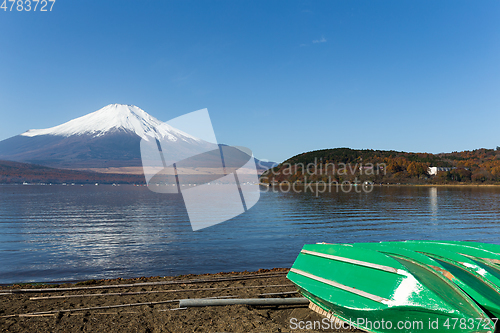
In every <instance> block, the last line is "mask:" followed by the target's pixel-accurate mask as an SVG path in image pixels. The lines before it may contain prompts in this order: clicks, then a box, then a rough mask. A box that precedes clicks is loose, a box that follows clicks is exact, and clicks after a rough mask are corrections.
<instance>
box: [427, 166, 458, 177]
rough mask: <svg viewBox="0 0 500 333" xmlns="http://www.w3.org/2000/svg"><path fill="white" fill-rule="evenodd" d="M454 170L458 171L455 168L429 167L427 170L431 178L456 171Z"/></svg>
mask: <svg viewBox="0 0 500 333" xmlns="http://www.w3.org/2000/svg"><path fill="white" fill-rule="evenodd" d="M454 169H456V168H455V167H453V168H450V167H429V168H428V169H427V173H428V174H429V175H430V176H435V175H437V173H438V172H442V171H451V170H454Z"/></svg>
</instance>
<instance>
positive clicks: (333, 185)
mask: <svg viewBox="0 0 500 333" xmlns="http://www.w3.org/2000/svg"><path fill="white" fill-rule="evenodd" d="M263 178H265V177H261V181H263V180H264V179H263ZM271 184H272V183H271ZM373 187H374V185H373V183H372V182H361V181H359V180H358V179H357V178H356V179H355V180H354V181H352V182H351V181H348V180H345V181H343V182H342V183H339V182H338V181H336V180H332V179H331V177H330V179H329V181H327V182H325V181H322V180H321V181H318V182H312V181H311V182H308V181H307V177H305V181H304V182H303V183H302V182H300V183H297V182H294V183H290V182H283V183H279V184H277V186H272V185H270V186H267V187H265V188H264V189H263V190H262V192H271V191H272V192H281V193H283V192H284V193H288V192H294V193H307V192H308V191H310V192H311V193H314V194H315V195H316V196H319V195H320V194H323V193H340V192H343V193H349V192H356V193H370V192H372V191H373Z"/></svg>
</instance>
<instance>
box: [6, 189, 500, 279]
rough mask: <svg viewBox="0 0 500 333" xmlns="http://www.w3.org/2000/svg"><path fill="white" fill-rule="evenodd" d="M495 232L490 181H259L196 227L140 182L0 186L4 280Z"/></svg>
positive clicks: (250, 264)
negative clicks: (219, 216) (282, 186)
mask: <svg viewBox="0 0 500 333" xmlns="http://www.w3.org/2000/svg"><path fill="white" fill-rule="evenodd" d="M499 235H500V188H498V187H482V188H476V187H439V188H424V187H390V188H388V187H382V188H377V187H376V188H375V189H374V190H373V192H371V193H355V192H352V193H329V194H327V193H325V194H322V195H321V194H320V195H319V196H318V197H316V196H315V195H314V194H310V193H309V194H304V193H302V194H296V193H282V192H280V193H273V192H263V193H262V194H261V200H260V202H259V203H257V205H255V206H254V207H253V208H252V209H250V210H249V211H248V212H247V213H245V214H243V215H241V216H238V217H236V218H234V219H232V220H230V221H227V222H224V223H222V224H219V225H216V226H213V227H210V228H207V229H202V230H200V231H196V232H193V231H191V227H190V224H189V220H188V217H187V213H186V211H185V208H184V204H183V202H182V199H180V198H178V197H176V196H172V195H165V194H156V193H153V192H150V191H149V190H148V189H147V188H146V187H134V186H120V187H112V186H84V187H80V186H20V185H19V186H10V185H9V186H7V185H4V186H0V283H12V282H30V281H31V282H32V281H37V282H38V281H61V280H83V279H91V278H96V279H97V278H116V277H137V276H153V275H177V274H185V273H215V272H220V271H233V270H235V271H243V270H256V269H259V268H272V267H290V266H291V264H292V263H293V261H294V259H295V257H296V256H297V254H298V252H299V251H300V249H301V248H302V245H303V244H305V243H315V242H323V241H325V242H356V241H381V240H406V239H448V240H475V241H483V242H490V243H497V244H500V238H499Z"/></svg>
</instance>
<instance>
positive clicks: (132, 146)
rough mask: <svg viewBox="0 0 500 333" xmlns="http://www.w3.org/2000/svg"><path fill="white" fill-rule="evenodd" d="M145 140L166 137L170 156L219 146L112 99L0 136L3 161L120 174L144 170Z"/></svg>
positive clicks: (163, 138) (164, 138)
mask: <svg viewBox="0 0 500 333" xmlns="http://www.w3.org/2000/svg"><path fill="white" fill-rule="evenodd" d="M141 139H145V140H151V139H157V140H161V141H162V146H163V145H164V143H165V142H166V143H167V145H168V147H167V149H168V151H169V156H171V157H173V158H174V159H175V156H176V153H179V155H182V154H185V153H186V152H192V153H193V155H194V154H195V153H196V152H197V151H206V150H207V149H214V146H215V148H217V146H216V145H214V144H212V143H209V142H206V141H203V140H201V139H198V138H196V137H193V136H191V135H189V134H187V133H184V132H183V131H180V130H178V129H176V128H173V127H172V126H169V125H168V124H166V123H164V122H162V121H160V120H158V119H156V118H154V117H153V116H151V115H149V114H148V113H146V112H145V111H144V110H142V109H140V108H138V107H137V106H133V105H123V104H110V105H108V106H105V107H104V108H102V109H100V110H98V111H95V112H93V113H90V114H87V115H85V116H83V117H80V118H76V119H73V120H71V121H68V122H66V123H64V124H62V125H59V126H55V127H52V128H47V129H31V130H28V131H26V132H24V133H22V134H20V135H17V136H14V137H11V138H9V139H6V140H3V141H0V160H10V161H16V162H25V163H33V164H39V165H44V166H49V167H55V168H66V169H90V170H95V171H103V170H106V169H107V170H116V173H122V172H123V171H124V170H125V169H130V170H135V172H133V171H132V172H130V173H141V171H142V170H141V169H142V162H141V152H140V142H141ZM167 162H171V163H173V162H175V161H167ZM265 163H267V162H265ZM265 163H264V162H259V163H258V165H260V166H264V165H266V164H265ZM270 166H272V165H270ZM265 168H266V169H267V165H266V167H265Z"/></svg>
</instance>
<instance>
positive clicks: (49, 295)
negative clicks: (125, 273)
mask: <svg viewBox="0 0 500 333" xmlns="http://www.w3.org/2000/svg"><path fill="white" fill-rule="evenodd" d="M287 272H288V269H280V268H275V269H271V270H259V271H256V272H231V273H218V274H204V275H183V276H177V277H149V278H145V277H142V278H135V279H113V280H97V281H96V280H90V281H85V282H78V283H71V284H70V283H65V284H57V285H54V284H50V285H49V284H43V285H38V284H23V285H10V286H1V287H0V332H107V333H109V332H182V333H184V332H242V333H243V332H245V333H246V332H361V331H358V330H354V329H347V330H339V329H335V328H334V327H333V329H332V326H333V325H331V323H330V322H329V321H328V320H326V318H324V317H322V316H321V315H319V314H317V313H315V312H314V311H312V310H310V309H309V308H308V307H307V305H286V306H285V305H281V306H248V305H227V306H209V307H196V308H187V309H179V308H178V307H179V302H178V300H179V299H186V298H208V297H230V298H231V297H237V298H258V297H273V298H276V297H299V296H300V295H299V294H297V293H295V292H296V288H295V287H294V286H293V285H292V283H291V282H290V281H289V280H288V279H287V278H286V273H287ZM141 303H143V304H141ZM144 303H145V304H144ZM314 324H316V328H315V329H314V326H313V325H314ZM300 328H303V329H300ZM307 328H311V329H307Z"/></svg>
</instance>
